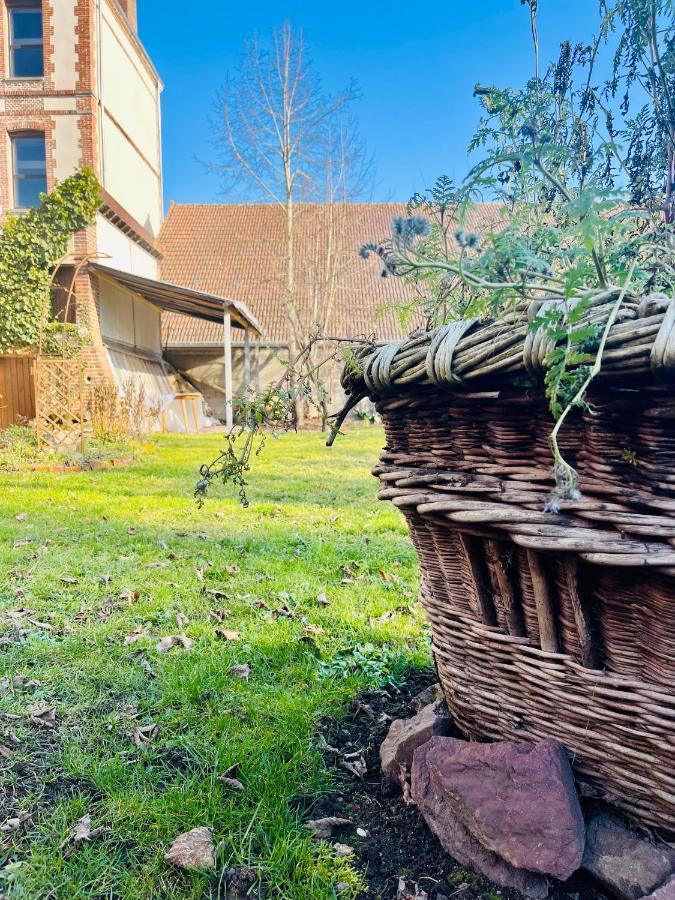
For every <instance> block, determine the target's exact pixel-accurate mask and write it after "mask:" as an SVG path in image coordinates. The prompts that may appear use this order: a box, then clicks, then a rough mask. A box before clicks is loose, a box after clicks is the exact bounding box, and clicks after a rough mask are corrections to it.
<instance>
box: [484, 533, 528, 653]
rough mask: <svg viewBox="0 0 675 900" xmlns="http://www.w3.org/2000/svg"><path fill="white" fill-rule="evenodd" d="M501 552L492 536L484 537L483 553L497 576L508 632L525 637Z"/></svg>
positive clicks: (521, 617)
mask: <svg viewBox="0 0 675 900" xmlns="http://www.w3.org/2000/svg"><path fill="white" fill-rule="evenodd" d="M502 552H503V551H502V547H501V545H500V543H499V541H496V540H494V539H493V538H487V539H486V541H485V553H486V555H487V558H488V559H489V560H490V562H491V563H492V567H493V569H494V573H495V575H496V577H497V587H498V597H499V604H500V606H501V607H502V609H503V610H504V615H505V617H506V626H507V629H508V632H509V634H512V635H513V636H514V637H525V624H524V622H523V613H522V610H521V609H520V607H519V605H518V599H517V597H516V593H515V590H514V588H513V584H512V583H511V578H510V576H509V573H508V572H507V570H506V566H505V564H504V558H503V555H502ZM495 599H497V598H495Z"/></svg>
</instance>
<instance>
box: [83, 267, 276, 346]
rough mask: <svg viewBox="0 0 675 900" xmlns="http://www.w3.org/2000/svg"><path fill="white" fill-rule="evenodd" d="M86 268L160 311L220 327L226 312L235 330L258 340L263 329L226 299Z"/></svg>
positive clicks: (242, 305) (243, 306)
mask: <svg viewBox="0 0 675 900" xmlns="http://www.w3.org/2000/svg"><path fill="white" fill-rule="evenodd" d="M87 268H88V270H89V271H90V272H93V273H94V274H95V275H98V276H100V277H101V278H107V279H108V280H110V281H113V282H116V283H117V284H119V285H123V286H124V287H126V288H127V289H128V290H130V291H133V292H134V293H136V294H140V296H141V297H144V298H145V299H146V300H147V301H148V302H149V303H154V305H155V306H158V307H159V308H160V309H167V310H171V312H177V313H182V314H183V315H184V316H196V317H197V318H198V319H206V320H207V321H208V322H219V323H221V324H222V322H223V313H225V312H229V314H230V316H231V317H232V324H233V325H234V326H235V327H239V328H244V329H245V330H247V331H249V332H252V333H254V334H256V335H258V337H260V336H261V335H262V328H261V326H260V323H259V322H258V320H257V319H256V318H255V317H254V316H253V314H252V313H251V312H250V311H249V309H248V307H247V306H246V304H245V303H241V302H240V301H238V300H229V299H228V298H226V297H218V296H216V295H215V294H205V293H204V292H203V291H195V290H192V289H191V288H186V287H181V286H180V285H178V284H169V283H168V282H166V281H156V280H155V279H154V278H142V277H141V276H140V275H131V274H130V273H129V272H123V271H121V270H120V269H113V268H111V267H110V266H104V265H101V264H100V263H89V265H88V267H87Z"/></svg>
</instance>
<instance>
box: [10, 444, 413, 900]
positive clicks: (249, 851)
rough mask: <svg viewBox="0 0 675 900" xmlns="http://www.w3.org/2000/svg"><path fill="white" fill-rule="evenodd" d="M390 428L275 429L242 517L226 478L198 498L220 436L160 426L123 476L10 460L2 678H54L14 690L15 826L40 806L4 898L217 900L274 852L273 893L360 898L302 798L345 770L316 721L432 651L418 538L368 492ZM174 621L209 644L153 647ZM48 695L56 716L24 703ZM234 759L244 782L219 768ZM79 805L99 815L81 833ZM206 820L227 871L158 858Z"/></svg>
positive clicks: (22, 839) (22, 837)
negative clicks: (328, 762) (333, 438)
mask: <svg viewBox="0 0 675 900" xmlns="http://www.w3.org/2000/svg"><path fill="white" fill-rule="evenodd" d="M382 443H383V433H382V431H381V430H380V429H379V428H368V427H363V428H354V429H353V430H352V431H351V432H350V433H349V434H347V435H346V436H345V437H343V438H342V439H339V440H338V442H337V445H336V446H335V447H334V448H333V449H332V450H328V449H326V448H325V447H324V446H323V437H322V435H320V434H313V433H307V434H302V435H287V436H284V437H282V438H280V439H279V440H278V441H270V442H269V445H268V447H267V448H266V449H265V451H264V454H263V455H262V456H261V457H260V458H259V459H258V460H257V461H256V464H255V471H254V473H253V474H252V486H251V491H250V497H251V501H252V505H251V507H250V508H249V509H248V510H244V509H242V508H241V507H240V506H239V505H238V502H237V499H236V497H235V495H234V492H233V491H232V490H231V489H230V488H223V487H222V486H218V487H215V488H214V489H213V490H212V494H211V497H210V499H209V501H208V502H207V505H206V506H205V508H204V509H202V510H198V509H196V507H195V504H194V501H193V499H192V490H193V485H194V482H195V481H196V477H197V469H198V466H199V465H200V464H201V463H203V462H207V461H210V460H211V459H212V458H213V457H214V456H215V454H216V452H217V450H218V448H219V439H218V436H208V437H206V436H199V437H193V438H181V437H161V438H158V439H156V440H155V441H153V443H152V445H151V447H150V448H149V449H148V451H147V452H145V453H144V454H143V455H141V456H140V458H139V460H138V462H137V463H136V464H134V465H133V466H131V467H129V468H127V469H118V470H115V469H112V470H104V471H99V472H83V473H74V474H67V475H58V474H51V473H32V474H20V475H17V474H14V473H13V474H11V475H10V474H6V475H0V678H1V677H2V676H5V677H8V678H9V680H10V682H11V679H12V677H13V676H15V675H17V674H20V675H23V676H26V677H27V678H29V679H33V680H35V681H38V682H39V685H38V686H37V687H34V686H33V688H32V689H31V690H28V691H27V690H25V689H23V688H22V687H21V686H17V687H11V686H10V687H9V688H7V685H6V682H5V688H4V696H3V697H2V698H0V746H4V747H5V748H6V749H5V750H4V751H0V829H1V828H2V826H3V823H6V820H7V819H8V818H10V819H16V818H24V817H23V816H22V815H21V814H22V813H28V814H29V817H28V818H26V819H25V821H22V823H21V825H20V826H19V827H17V828H10V830H4V831H3V830H0V897H2V896H3V893H4V895H5V896H7V897H11V898H15V897H17V898H18V897H20V898H29V900H38V898H63V900H66V898H67V900H76V898H84V897H86V898H94V897H95V898H129V900H131V898H133V900H139V898H204V897H219V896H225V894H224V888H223V886H222V872H223V869H224V868H227V867H228V866H237V867H239V866H256V867H259V869H260V872H261V875H262V878H263V880H264V883H265V884H266V886H267V891H268V895H269V896H270V897H274V898H297V900H301V898H302V900H310V898H311V900H314V898H316V900H320V898H328V897H334V896H336V885H337V884H338V883H342V884H343V885H344V884H349V885H351V888H352V889H351V891H346V892H344V893H342V894H341V895H340V896H342V897H343V898H344V897H347V898H348V897H349V896H353V895H354V894H355V893H356V892H357V890H358V886H359V880H358V877H357V876H356V875H355V874H354V873H352V872H351V870H350V868H349V864H348V862H345V860H344V859H342V858H337V857H335V856H334V855H333V853H332V851H331V850H330V848H329V847H328V845H317V844H316V842H313V841H312V840H311V839H310V837H309V836H308V832H307V831H306V829H305V828H304V827H303V824H302V816H301V814H300V813H299V812H297V811H296V810H297V805H296V804H294V803H293V798H294V797H297V796H298V795H306V794H308V793H309V794H312V793H317V794H318V793H320V792H322V791H326V790H329V789H331V787H333V788H335V786H336V781H335V778H334V776H332V775H331V774H330V773H329V772H327V771H326V769H325V767H324V766H323V763H322V759H321V755H320V753H319V751H318V750H317V749H316V748H315V746H314V744H313V727H314V723H315V722H316V720H317V719H318V718H319V717H320V716H323V715H326V714H329V715H333V714H338V715H339V713H340V711H341V710H342V711H344V710H346V709H347V706H348V702H349V700H350V698H351V697H352V696H353V695H354V693H355V692H356V691H357V690H358V689H359V688H361V687H365V686H366V685H373V684H377V683H378V682H380V683H382V682H384V681H386V680H387V679H388V678H393V679H396V678H397V677H400V675H401V673H402V672H403V671H404V670H405V668H406V667H407V666H409V665H411V664H412V665H416V666H423V665H425V664H427V663H428V644H427V641H426V638H425V636H424V626H423V619H422V614H421V610H420V609H419V606H418V605H416V606H415V608H414V610H413V612H412V613H411V612H410V610H409V609H408V606H409V605H410V604H413V603H414V597H415V592H416V578H417V566H416V561H415V556H414V552H413V549H412V546H411V544H410V542H409V540H408V537H407V533H406V530H405V526H404V522H403V519H402V517H401V515H400V513H399V512H398V511H397V510H396V509H394V508H393V507H392V506H391V505H390V504H383V503H378V502H377V501H376V499H375V493H376V482H375V480H374V479H373V478H372V476H371V475H370V468H371V466H372V465H373V464H374V462H375V461H376V458H377V454H378V451H379V449H380V447H381V446H382ZM322 594H323V595H325V596H326V598H327V599H328V604H327V605H326V604H324V603H321V602H319V601H317V597H320V595H322ZM397 608H398V610H399V611H397ZM25 610H28V612H25ZM278 610H281V613H282V614H281V615H278V614H277V613H276V612H275V611H278ZM388 611H393V613H391V614H390V615H384V614H385V613H387V612H388ZM307 626H319V628H312V627H310V628H307ZM321 629H323V631H322V632H321ZM225 632H236V633H238V635H239V637H238V639H234V640H233V639H229V638H228V635H227V634H226V633H225ZM177 634H185V635H186V636H187V637H188V638H189V639H190V641H193V642H194V645H193V646H192V647H190V646H188V647H187V648H186V647H183V646H182V645H180V644H179V645H177V646H174V647H172V648H171V649H169V650H168V651H166V652H158V651H157V649H156V645H157V643H158V641H159V640H160V639H161V638H163V637H166V636H170V635H177ZM231 637H232V636H231V635H230V638H231ZM188 643H189V642H188ZM144 650H145V651H147V652H143V651H144ZM244 664H247V665H249V666H250V668H251V671H250V676H249V678H248V680H245V679H242V678H239V677H236V676H235V675H234V674H233V673H231V672H230V668H231V667H232V666H241V665H244ZM1 685H2V682H0V694H2V693H3V688H2V686H1ZM45 708H47V709H52V708H53V709H54V711H55V717H56V727H55V728H54V727H52V728H50V727H47V726H48V724H49V723H48V722H47V725H45V724H44V723H43V724H40V722H41V719H40V718H39V717H38V718H35V717H34V719H33V721H31V720H30V718H29V717H30V714H31V713H35V712H37V713H40V712H41V711H42V710H43V709H45ZM13 716H15V717H18V718H12V717H13ZM49 717H50V713H49V712H48V713H47V714H46V717H45V716H43V717H42V719H44V718H47V719H49ZM152 726H156V728H152ZM144 728H145V733H144V734H140V735H139V733H137V737H136V742H137V743H140V745H141V746H136V745H135V744H134V743H133V742H132V740H131V737H130V735H132V734H133V733H134V729H144ZM3 734H4V737H3ZM144 736H145V737H147V738H148V739H147V740H143V737H144ZM236 763H237V764H239V766H240V768H239V774H238V776H237V777H238V778H239V779H240V781H241V782H242V783H243V785H244V790H243V791H241V792H239V791H234V790H232V789H230V788H228V787H227V786H226V785H225V784H224V783H223V782H221V781H219V780H218V779H217V776H219V775H222V774H223V773H224V772H225V771H226V770H227V769H228V767H229V766H232V765H234V764H236ZM344 777H345V778H349V777H352V776H351V775H349V774H347V773H346V772H345V775H344ZM87 814H88V815H90V816H91V819H92V827H93V828H97V827H99V826H104V828H105V831H104V833H103V834H100V835H99V836H98V837H96V838H95V839H94V840H92V841H91V842H90V843H84V844H82V845H81V846H79V847H77V848H75V847H73V845H72V843H68V836H69V833H70V832H71V829H72V827H73V826H74V824H75V823H76V822H77V821H78V820H79V819H80V818H81V817H83V816H84V815H87ZM202 825H204V826H208V827H210V828H212V829H213V835H214V840H215V842H216V843H217V844H219V845H220V847H219V856H218V867H217V870H216V874H215V875H214V874H213V872H211V873H208V874H207V873H200V872H191V873H186V872H183V871H182V870H179V869H176V868H175V867H172V866H170V865H169V864H168V863H166V862H165V861H164V858H163V857H164V853H165V852H166V850H167V849H168V847H169V845H170V843H171V841H172V840H173V839H174V838H175V837H177V836H178V835H179V834H180V833H182V832H184V831H187V830H188V829H191V828H194V827H196V826H202ZM7 827H8V826H7V825H6V824H5V829H7ZM219 885H220V887H219Z"/></svg>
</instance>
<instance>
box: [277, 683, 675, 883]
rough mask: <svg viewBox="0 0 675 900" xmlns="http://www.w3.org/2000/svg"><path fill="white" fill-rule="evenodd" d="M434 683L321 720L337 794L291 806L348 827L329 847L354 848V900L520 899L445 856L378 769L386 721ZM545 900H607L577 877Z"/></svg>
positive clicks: (362, 701)
mask: <svg viewBox="0 0 675 900" xmlns="http://www.w3.org/2000/svg"><path fill="white" fill-rule="evenodd" d="M434 681H435V677H434V673H433V672H429V673H418V672H412V673H411V674H410V675H409V677H408V680H407V681H406V683H405V684H403V685H401V686H400V687H399V688H398V689H393V688H390V689H389V690H388V691H383V690H372V691H367V692H365V693H363V694H361V695H359V698H358V702H356V703H355V704H354V706H353V710H352V712H351V713H350V714H349V715H348V716H347V717H346V718H344V719H340V720H338V721H334V720H328V721H325V722H324V723H323V725H322V727H321V734H322V736H323V740H324V743H325V745H328V746H327V747H326V748H325V749H324V754H325V758H326V762H327V764H328V765H329V766H331V767H333V772H334V778H335V782H336V784H337V788H336V791H335V793H334V794H333V795H326V794H324V795H322V796H321V798H319V799H318V800H317V799H316V798H315V797H310V796H306V797H305V796H299V797H297V798H296V800H295V803H294V807H295V808H297V809H300V810H302V811H303V814H304V816H305V817H306V818H307V819H316V818H320V817H321V816H330V815H332V816H344V817H346V818H348V819H351V820H352V821H353V827H352V829H346V833H345V834H343V835H342V836H339V835H337V834H336V835H334V836H333V838H332V839H331V843H332V845H333V847H334V848H336V851H335V852H336V853H338V852H339V847H337V846H336V845H337V842H344V841H346V842H347V843H348V844H349V845H350V846H351V847H353V849H354V856H353V857H352V860H351V862H352V865H354V866H355V868H357V869H359V870H360V871H361V874H362V877H363V878H364V881H365V882H366V884H367V889H366V890H365V891H364V892H363V893H362V894H361V895H359V900H373V898H377V900H397V893H398V885H399V881H400V878H401V877H403V878H405V880H406V882H407V884H408V885H410V884H413V885H414V884H417V885H418V887H419V889H420V890H422V891H424V892H426V893H427V894H428V896H429V900H448V898H450V897H452V898H453V900H496V898H500V900H520V897H521V895H520V894H518V893H516V891H515V890H513V889H512V888H498V887H497V886H496V885H495V884H494V882H489V881H487V879H485V878H483V876H481V875H478V874H477V873H476V872H475V871H473V870H472V869H470V868H469V867H467V866H465V865H461V864H460V863H459V862H457V860H455V859H453V858H452V857H451V856H449V855H448V854H447V853H445V852H444V851H443V848H442V847H441V845H440V842H439V840H438V838H437V837H436V836H435V835H434V834H433V833H432V832H431V831H430V830H429V828H428V827H427V825H426V823H425V821H424V819H423V818H422V816H421V814H420V811H419V810H418V809H417V807H416V806H412V805H409V804H406V803H405V802H404V799H403V796H402V793H401V790H400V788H399V787H398V785H397V784H396V783H394V782H392V781H391V779H390V778H388V777H387V776H385V775H383V774H382V772H381V770H380V758H379V747H380V744H381V742H382V741H383V740H384V738H385V737H386V735H387V731H388V730H389V724H390V722H391V720H392V719H405V718H407V717H408V716H411V715H413V714H414V712H415V711H416V710H415V706H414V703H415V698H416V696H417V695H418V694H419V692H420V691H421V690H422V689H425V688H427V686H429V685H432V684H433V682H434ZM333 748H335V750H334V749H333ZM355 750H362V751H363V753H364V756H365V760H366V763H367V767H368V771H367V773H366V775H365V777H364V778H355V777H353V776H352V775H349V774H348V773H347V772H345V770H344V769H343V768H341V767H340V766H339V759H340V757H339V754H340V753H344V752H352V751H355ZM358 826H362V829H363V830H365V831H366V832H367V836H366V837H361V836H359V835H358V834H357V833H356V827H358ZM549 896H550V898H551V900H607V895H606V894H605V893H604V892H600V891H599V890H598V888H597V887H596V886H595V885H594V884H592V883H591V881H590V879H589V878H588V876H584V877H580V876H578V875H575V876H573V877H572V878H571V879H570V880H569V881H566V882H565V884H564V885H563V884H560V883H557V882H553V883H551V886H550V895H549ZM658 900H663V898H658ZM668 900H671V898H668ZM674 900H675V898H674Z"/></svg>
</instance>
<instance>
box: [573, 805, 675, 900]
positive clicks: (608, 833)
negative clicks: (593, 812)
mask: <svg viewBox="0 0 675 900" xmlns="http://www.w3.org/2000/svg"><path fill="white" fill-rule="evenodd" d="M582 868H583V869H584V870H585V871H586V872H588V874H589V875H592V876H593V878H596V879H597V880H598V881H599V882H600V883H601V884H602V885H603V886H604V887H605V888H606V889H607V890H608V891H611V892H612V893H613V894H614V895H615V896H617V897H619V898H621V900H638V898H640V897H644V896H645V894H649V893H650V892H652V891H654V889H655V888H658V887H659V886H660V885H663V884H664V882H665V881H666V880H667V879H668V878H669V876H670V875H672V874H673V873H674V872H675V851H673V850H671V849H670V848H669V847H667V846H665V845H663V844H656V843H654V842H653V841H651V840H649V839H648V838H647V837H645V836H644V835H642V834H640V833H638V832H636V831H632V830H631V829H630V828H628V827H627V826H626V825H624V824H623V822H621V821H620V820H619V819H617V818H616V817H615V816H612V815H609V814H608V813H601V814H600V815H597V816H594V817H593V818H592V819H591V820H590V822H589V823H588V827H587V829H586V850H585V852H584V858H583V863H582ZM659 900H660V898H659Z"/></svg>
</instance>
